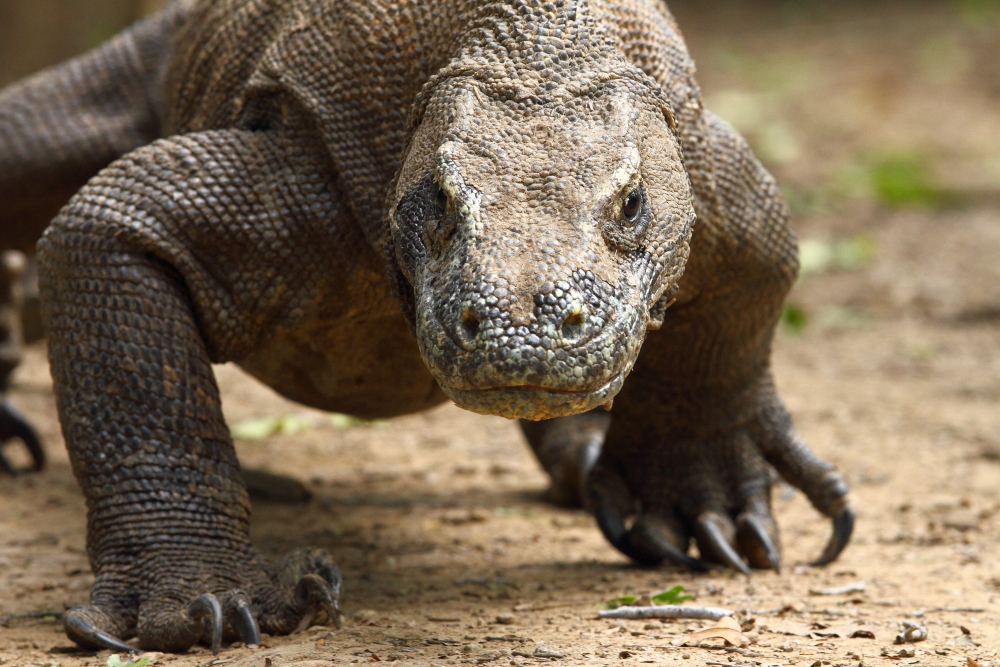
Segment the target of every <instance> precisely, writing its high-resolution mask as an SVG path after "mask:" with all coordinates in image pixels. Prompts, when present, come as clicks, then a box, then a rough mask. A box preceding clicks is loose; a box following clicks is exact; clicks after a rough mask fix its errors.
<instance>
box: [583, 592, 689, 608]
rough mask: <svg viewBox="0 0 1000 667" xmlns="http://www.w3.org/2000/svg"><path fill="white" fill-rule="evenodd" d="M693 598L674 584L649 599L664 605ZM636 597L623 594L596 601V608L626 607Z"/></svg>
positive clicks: (656, 603)
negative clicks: (605, 600) (599, 601)
mask: <svg viewBox="0 0 1000 667" xmlns="http://www.w3.org/2000/svg"><path fill="white" fill-rule="evenodd" d="M693 598H694V596H693V595H684V587H683V586H674V587H673V588H671V589H669V590H665V591H663V592H662V593H657V594H656V595H653V596H651V597H650V598H649V599H650V600H651V601H652V603H653V604H655V605H666V604H680V603H682V602H685V601H687V600H691V599H693ZM638 599H639V598H637V597H636V596H635V595H623V596H621V597H617V598H611V599H610V600H608V601H607V602H602V603H598V604H597V608H598V609H601V610H608V609H618V607H627V606H629V605H631V604H632V603H633V602H635V601H636V600H638Z"/></svg>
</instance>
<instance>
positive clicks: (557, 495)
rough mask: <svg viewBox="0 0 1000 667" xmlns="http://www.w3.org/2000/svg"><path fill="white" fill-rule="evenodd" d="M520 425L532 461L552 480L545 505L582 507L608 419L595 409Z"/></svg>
mask: <svg viewBox="0 0 1000 667" xmlns="http://www.w3.org/2000/svg"><path fill="white" fill-rule="evenodd" d="M520 423H521V430H522V431H523V432H524V436H525V438H527V440H528V444H529V445H531V449H532V451H533V452H534V453H535V457H537V458H538V462H539V463H541V464H542V468H544V469H545V472H547V473H548V474H549V478H550V479H551V480H552V483H551V485H550V486H549V490H548V493H547V496H548V500H549V502H551V503H553V504H555V505H559V506H561V507H582V506H583V505H584V487H585V486H586V480H587V473H589V472H590V469H591V468H592V467H593V466H594V462H595V461H597V457H598V456H599V455H600V453H601V445H602V444H603V443H604V436H605V434H606V433H607V432H608V425H609V424H610V423H611V415H610V414H608V413H607V412H606V411H604V410H603V409H601V408H598V409H597V410H591V411H589V412H584V413H582V414H579V415H573V416H572V417H556V418H555V419H547V420H545V421H538V422H534V421H528V420H526V419H522V420H521V422H520Z"/></svg>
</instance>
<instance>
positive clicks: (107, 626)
mask: <svg viewBox="0 0 1000 667" xmlns="http://www.w3.org/2000/svg"><path fill="white" fill-rule="evenodd" d="M129 625H131V624H130V623H128V621H127V620H126V619H124V618H121V617H119V616H116V615H115V614H112V613H108V612H106V611H104V610H103V609H101V608H100V607H97V606H93V605H89V606H84V607H74V608H73V609H70V610H69V611H67V612H66V613H65V614H63V627H64V628H65V630H66V635H67V636H68V637H69V638H70V639H72V640H73V641H74V642H76V644H77V645H79V646H82V647H83V648H88V649H98V650H100V649H111V650H112V651H119V652H126V653H132V652H134V651H135V647H134V646H131V645H130V644H126V643H125V642H124V641H122V640H121V639H119V637H120V636H121V635H123V634H124V633H125V631H126V629H127V628H128V627H129Z"/></svg>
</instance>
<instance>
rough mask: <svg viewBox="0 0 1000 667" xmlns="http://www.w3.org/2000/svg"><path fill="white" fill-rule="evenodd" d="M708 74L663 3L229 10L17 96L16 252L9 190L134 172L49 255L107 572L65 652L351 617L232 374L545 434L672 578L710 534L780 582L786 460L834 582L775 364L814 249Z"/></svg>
mask: <svg viewBox="0 0 1000 667" xmlns="http://www.w3.org/2000/svg"><path fill="white" fill-rule="evenodd" d="M137 52H141V53H145V54H147V55H148V57H145V58H138V59H137V58H136V53H137ZM88 59H89V60H88ZM137 63H141V65H138V64H137ZM86 67H93V68H95V70H96V74H97V75H98V76H94V77H92V78H93V79H94V80H95V81H96V82H97V83H92V82H91V81H89V80H88V77H81V76H79V75H78V74H76V75H74V74H73V72H78V71H80V70H81V68H84V69H85V68H86ZM693 71H694V68H693V64H692V63H691V61H690V58H689V57H688V55H687V52H686V50H685V47H684V44H683V41H682V39H681V37H680V34H679V32H678V31H677V28H676V26H675V25H674V23H673V19H672V18H671V17H670V16H669V14H668V13H667V11H666V8H665V7H664V6H662V5H661V4H657V3H654V2H652V0H631V1H630V2H626V3H622V4H611V3H606V2H604V1H602V0H595V1H594V2H591V3H579V2H575V1H570V0H564V1H561V2H553V3H544V2H540V1H536V0H531V1H522V0H510V1H508V0H505V1H502V2H496V3H491V4H484V3H479V2H470V1H469V0H446V1H444V2H440V3H430V4H428V3H423V2H416V1H412V2H403V1H398V0H397V1H396V2H389V0H384V2H381V3H379V2H362V1H360V0H336V1H330V2H316V1H315V0H214V1H209V0H199V1H194V2H187V3H183V4H179V5H176V6H175V7H173V8H171V9H169V10H167V12H166V13H164V14H161V15H160V16H158V17H155V18H153V19H150V20H148V21H146V22H145V23H142V24H139V25H138V26H137V27H136V28H134V29H133V30H132V32H131V33H128V34H126V35H125V36H124V37H122V38H120V39H119V40H118V41H117V42H114V43H112V44H110V45H108V46H106V47H104V48H103V49H102V50H100V51H98V52H96V53H95V54H92V55H90V56H85V57H84V58H83V59H82V60H78V61H75V62H74V63H71V64H69V65H67V66H64V67H63V68H57V69H55V70H52V71H50V72H47V73H43V74H40V75H38V76H36V77H34V78H32V79H29V80H27V81H25V82H23V83H21V84H17V85H16V86H15V87H13V88H11V89H9V90H8V91H5V92H3V93H0V167H2V166H4V165H9V166H8V167H7V168H6V169H0V222H2V223H3V224H4V226H5V227H12V228H17V229H18V233H19V234H21V236H25V237H27V236H31V234H32V233H33V232H32V230H35V233H37V227H32V225H36V223H37V221H38V219H39V218H40V217H41V216H42V214H43V210H42V209H43V207H42V206H41V204H40V203H39V205H38V207H37V208H38V211H37V215H34V214H33V215H32V216H27V215H25V214H23V213H22V212H23V211H27V210H29V209H30V206H31V205H32V204H31V202H30V201H28V199H26V198H25V196H23V194H22V193H21V192H20V191H19V190H18V187H17V184H18V183H21V182H22V181H24V177H20V176H19V177H18V178H21V180H20V181H19V180H17V178H13V177H10V176H8V174H15V175H17V174H29V175H31V178H29V179H28V182H35V181H36V179H38V178H41V177H45V178H46V179H48V181H51V182H52V183H66V184H71V183H73V182H74V181H73V179H74V178H76V179H77V181H79V176H80V175H82V174H83V173H84V172H86V171H87V169H84V168H82V167H81V166H80V165H81V164H85V165H86V166H87V167H88V168H89V169H90V173H88V174H87V175H91V174H93V173H94V172H96V171H97V170H98V169H99V168H100V167H102V166H104V164H106V163H107V162H108V161H109V160H110V159H111V157H114V156H111V154H116V155H120V154H125V153H126V152H128V151H130V150H131V151H132V152H129V153H128V154H125V155H124V156H123V157H121V158H120V159H118V160H117V161H115V162H114V163H113V164H111V165H110V166H109V167H107V168H106V169H104V170H103V171H101V172H100V174H98V175H97V176H95V177H94V178H92V179H91V180H90V181H89V182H88V183H87V184H86V185H85V186H84V187H83V188H82V189H81V190H80V191H79V192H78V193H77V194H76V195H75V196H74V197H73V199H72V200H71V201H70V203H69V204H68V205H67V206H66V207H65V208H64V209H63V210H62V211H61V213H60V214H59V216H58V217H57V218H56V219H55V220H54V221H53V222H52V224H51V226H49V228H48V229H47V231H46V232H45V235H44V238H43V239H42V240H41V241H40V242H39V262H40V267H41V272H42V274H41V275H42V281H41V288H42V298H43V314H44V317H45V319H46V327H47V332H48V335H49V337H50V344H49V353H50V360H51V364H52V372H53V377H54V380H55V386H56V391H57V397H58V404H59V412H60V419H61V422H62V427H63V432H64V434H65V437H66V441H67V446H68V447H69V450H70V456H71V460H72V462H73V466H74V471H75V473H76V475H77V478H78V479H79V480H80V483H81V486H82V487H83V490H84V493H85V494H86V496H87V502H88V552H89V555H90V558H91V563H92V566H93V569H94V572H95V574H96V582H95V585H94V590H93V592H92V595H91V601H90V604H89V605H88V606H86V607H81V608H78V609H76V610H73V611H71V612H70V613H69V614H67V619H66V627H67V631H68V633H69V634H70V636H71V637H72V638H73V639H74V640H75V641H77V642H78V643H81V644H83V645H87V646H108V647H113V648H119V649H122V648H123V646H124V645H123V644H122V643H121V640H120V638H122V637H126V636H128V635H129V634H131V633H136V634H137V635H138V640H139V643H140V645H142V646H143V647H146V648H151V649H161V650H172V651H175V650H183V649H185V648H187V647H188V646H190V645H191V644H193V643H194V642H197V641H206V642H209V643H211V644H212V645H213V646H218V642H219V641H220V639H221V638H222V637H223V636H231V637H236V636H239V637H240V638H242V639H243V640H244V641H247V642H250V641H252V640H253V639H254V638H255V637H256V634H257V632H258V627H259V628H260V629H263V630H265V631H267V632H278V633H280V632H289V631H291V630H293V629H295V628H296V627H298V626H300V625H302V624H303V623H307V622H308V621H309V620H310V619H311V618H312V617H313V616H314V615H315V614H317V613H324V612H325V613H327V614H330V615H334V616H336V614H337V611H336V597H337V594H338V592H339V575H338V574H337V572H336V569H335V566H334V565H333V563H332V561H331V560H330V558H329V556H328V555H327V554H325V553H322V552H314V551H309V550H306V551H303V552H298V553H296V554H292V555H291V556H289V557H288V558H286V559H285V560H283V561H281V562H279V563H268V562H266V561H264V560H263V559H261V558H260V557H259V555H257V554H256V552H255V551H254V549H253V546H252V545H251V544H250V542H249V538H248V534H247V523H248V517H249V503H248V501H247V496H246V491H245V487H244V485H243V481H242V479H241V477H240V474H239V467H238V463H237V461H236V457H235V453H234V451H233V448H232V443H231V441H230V439H229V435H228V431H227V429H226V426H225V424H224V422H223V420H222V413H221V410H220V406H219V397H218V391H217V388H216V386H215V382H214V379H213V377H212V373H211V367H210V364H211V363H212V362H223V361H234V362H236V363H239V364H240V365H241V366H243V367H244V368H245V369H247V370H248V371H249V372H251V373H252V374H253V375H255V376H256V377H257V378H259V379H260V380H262V381H263V382H265V383H267V384H269V385H270V386H272V387H274V388H275V389H276V390H278V391H279V392H281V393H283V394H285V395H286V396H289V397H291V398H293V399H295V400H298V401H300V402H302V403H305V404H308V405H312V406H315V407H320V408H324V409H329V410H335V411H338V412H348V413H352V414H356V415H359V416H363V417H379V416H381V417H385V416H391V415H396V414H403V413H407V412H413V411H417V410H422V409H425V408H428V407H431V406H433V405H435V404H437V403H440V402H441V401H443V400H445V398H446V397H447V398H451V399H452V400H454V401H455V402H456V403H458V404H459V405H460V406H462V407H464V408H467V409H470V410H474V411H477V412H484V413H488V414H498V415H503V416H507V417H512V418H514V417H516V418H521V419H526V420H542V419H547V420H548V421H543V422H537V423H536V422H535V421H532V423H530V424H529V423H527V422H526V423H525V432H526V435H527V437H528V440H529V443H530V444H531V445H532V447H533V449H535V451H536V453H537V454H538V456H539V460H540V461H541V462H542V464H543V466H544V467H545V468H546V470H548V471H549V472H550V474H552V476H553V481H554V487H553V498H554V499H555V500H557V501H559V502H563V503H566V504H574V503H584V504H586V505H588V506H589V507H591V508H592V510H593V511H594V512H595V515H596V517H597V520H598V524H599V525H600V527H601V529H602V530H603V531H604V533H605V535H606V536H607V537H608V539H609V540H610V541H611V542H612V543H613V544H614V545H615V546H616V547H617V548H619V549H620V550H621V551H623V552H624V553H626V554H628V555H629V556H631V557H632V558H634V559H636V560H637V561H640V562H644V563H656V562H660V561H662V560H673V561H676V562H682V563H687V564H689V565H691V566H692V567H703V566H704V565H703V563H702V561H698V560H695V559H693V558H691V557H690V556H688V555H687V550H688V541H689V537H691V536H693V537H695V539H696V540H697V542H698V546H699V551H700V552H701V554H702V557H703V558H705V559H707V560H715V561H719V562H722V563H724V564H727V565H729V566H731V567H734V568H737V569H740V570H743V571H747V572H749V567H748V565H747V562H744V560H743V558H746V560H747V561H748V562H749V566H753V567H777V566H778V562H779V558H778V537H777V528H776V526H775V523H774V521H773V518H772V517H771V513H770V484H771V478H770V470H771V466H773V467H774V468H776V469H777V470H778V471H779V472H780V473H781V474H782V475H784V476H785V478H786V479H788V480H789V481H790V482H791V483H793V484H795V485H796V486H798V487H799V488H802V489H803V490H804V491H805V492H806V493H807V495H808V496H809V497H810V499H811V500H812V501H813V503H814V505H815V506H816V507H817V509H819V510H820V511H821V512H823V513H825V514H827V515H832V516H834V517H835V526H836V527H837V531H836V533H837V534H836V536H835V539H834V540H833V541H832V542H831V547H830V548H829V549H828V550H827V552H826V553H825V554H824V556H823V557H822V559H821V560H823V561H829V560H832V559H833V558H835V557H836V555H837V553H839V551H840V549H842V548H843V546H844V543H845V541H846V537H847V536H849V534H850V526H851V521H852V517H853V515H852V514H851V513H850V510H849V509H848V508H847V505H846V501H845V496H846V487H845V486H844V484H843V481H842V479H841V478H840V476H839V475H837V474H836V473H835V472H833V471H832V469H831V467H830V466H829V465H828V464H825V463H824V462H822V461H820V460H819V459H818V458H816V457H815V456H814V455H813V454H812V453H811V452H810V451H809V450H808V448H807V447H806V446H805V445H804V443H803V442H802V441H801V439H800V438H799V437H798V436H797V435H796V433H795V431H794V428H793V426H792V424H791V420H790V419H789V417H788V415H787V413H786V412H785V411H784V408H783V407H782V405H781V402H780V400H779V399H778V397H777V396H776V394H775V392H774V387H773V383H772V381H771V376H770V370H769V356H770V345H771V338H772V334H773V330H774V326H775V323H776V321H777V317H778V313H779V308H780V304H781V301H782V299H783V297H784V295H785V293H786V292H787V290H788V288H789V287H790V285H791V284H792V282H793V280H794V277H795V273H796V270H797V264H796V259H795V256H796V252H795V241H794V237H793V235H792V233H791V231H790V229H789V228H788V225H787V222H786V213H785V208H784V205H783V203H782V201H781V198H780V195H779V193H778V190H777V187H776V186H775V184H774V182H773V179H771V177H770V176H769V175H768V174H767V173H766V172H765V171H764V170H763V169H762V168H761V166H760V165H759V163H758V162H757V161H756V160H755V159H754V158H753V156H752V155H751V154H750V151H749V149H748V148H747V147H746V144H745V143H744V142H743V141H742V139H740V138H739V136H738V135H736V133H735V132H734V131H733V130H732V129H731V128H729V127H728V126H727V125H725V124H724V123H723V122H722V121H720V120H718V119H717V118H715V117H714V116H712V115H711V114H710V113H708V112H706V111H704V110H703V108H702V106H701V102H700V98H699V92H698V88H697V85H696V84H695V82H694V79H693ZM112 72H117V73H131V74H132V75H133V76H131V77H129V76H124V75H122V76H115V77H111V76H103V75H108V74H110V73H112ZM61 81H63V82H66V83H65V84H59V82H61ZM101 82H104V83H101ZM108 82H118V83H114V84H113V85H111V84H110V83H108ZM56 84H59V85H56ZM102 85H103V86H104V87H103V88H101V86H102ZM108 85H111V88H108ZM116 85H117V86H121V87H122V88H123V89H122V90H120V91H117V92H116V94H114V95H109V93H110V92H113V91H112V88H114V86H116ZM60 86H62V87H60ZM95 86H96V87H97V88H100V91H101V94H100V95H97V94H95V92H94V90H92V88H93V87H95ZM96 98H100V99H101V100H102V104H100V105H97V107H96V108H92V109H90V110H91V113H89V114H85V115H83V116H81V115H80V114H79V113H78V110H80V109H84V108H88V107H87V104H88V103H90V102H92V101H93V100H94V99H96ZM118 99H120V100H121V103H120V104H116V102H115V100H118ZM136 100H140V101H143V102H144V104H136V103H135V101H136ZM26 101H27V102H26ZM29 109H30V112H31V113H34V114H36V115H37V116H38V117H40V118H42V119H45V120H44V121H43V122H39V123H35V125H34V126H33V127H26V126H25V124H24V123H23V120H24V118H26V115H25V114H27V113H29ZM42 112H45V113H42ZM129 119H131V120H129ZM153 120H155V123H154V122H152V121H153ZM153 130H155V132H153ZM144 131H149V132H152V133H153V134H155V135H156V136H161V137H164V138H162V139H160V140H158V141H154V142H153V143H149V144H148V145H145V146H143V147H141V148H138V149H137V150H132V149H134V148H136V146H138V145H141V144H144V143H148V141H151V140H152V139H153V136H149V135H147V134H143V132H144ZM32 133H36V134H38V136H39V138H46V139H47V141H48V143H44V142H42V143H41V145H42V146H45V147H47V148H46V150H41V151H39V152H38V153H37V154H36V153H32V152H31V151H30V150H27V151H24V150H20V149H19V147H20V146H30V145H31V141H30V139H31V138H32V137H31V135H32ZM110 138H118V139H120V142H119V143H117V144H114V143H113V142H110ZM89 145H93V146H99V147H101V150H97V149H96V148H95V149H94V150H93V151H92V152H91V151H89V150H88V149H83V150H79V147H80V146H84V147H86V146H89ZM116 155H115V156H116ZM88 160H89V161H88ZM4 161H6V162H4ZM58 196H59V193H58V192H55V189H54V190H53V193H52V198H51V200H54V199H57V198H58ZM41 201H42V200H39V202H41ZM696 218H697V224H695V219H696ZM656 329H659V331H656V332H655V333H652V334H650V335H649V336H648V340H646V338H647V336H646V332H647V331H649V330H656ZM630 374H631V376H630V377H628V376H629V375H630ZM626 377H628V379H627V380H626ZM612 401H614V408H613V410H612V411H611V412H610V415H608V414H607V413H603V412H598V413H594V412H588V411H590V410H592V409H594V408H599V407H600V406H604V407H605V408H610V407H611V403H612ZM581 413H582V414H581ZM605 432H606V436H605ZM602 439H603V441H604V442H603V447H602V445H601V440H602ZM598 452H599V454H598ZM630 518H632V519H634V520H633V521H631V527H630V528H626V526H627V525H629V523H630V521H629V520H630Z"/></svg>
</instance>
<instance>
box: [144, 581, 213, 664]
mask: <svg viewBox="0 0 1000 667" xmlns="http://www.w3.org/2000/svg"><path fill="white" fill-rule="evenodd" d="M163 593H164V594H161V595H156V594H154V595H151V596H150V601H147V602H145V603H143V605H142V606H141V607H140V608H139V623H138V631H139V645H140V646H142V647H143V648H145V649H150V650H158V651H168V652H170V653H182V652H184V651H186V650H188V649H189V648H191V647H192V646H194V645H195V644H197V643H198V642H200V641H206V642H207V643H208V644H209V646H211V648H212V652H213V653H218V652H219V648H220V646H221V644H222V627H223V616H222V604H221V603H220V602H219V599H218V598H217V597H216V596H215V595H213V594H211V593H203V594H201V595H198V596H197V597H195V598H193V599H192V600H190V602H188V603H187V604H186V605H182V604H178V603H177V602H175V601H174V600H171V599H170V597H169V592H167V591H164V592H163Z"/></svg>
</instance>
